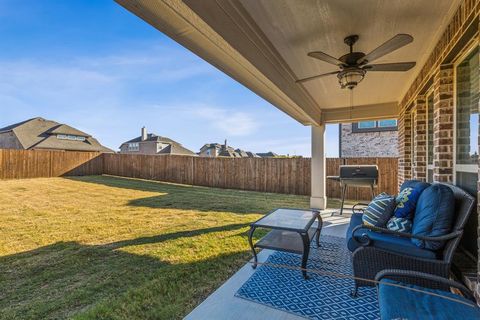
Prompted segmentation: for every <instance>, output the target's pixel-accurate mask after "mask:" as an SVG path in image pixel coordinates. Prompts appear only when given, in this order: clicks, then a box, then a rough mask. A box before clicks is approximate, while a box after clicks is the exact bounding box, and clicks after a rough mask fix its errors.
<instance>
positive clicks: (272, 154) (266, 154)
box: [257, 151, 278, 158]
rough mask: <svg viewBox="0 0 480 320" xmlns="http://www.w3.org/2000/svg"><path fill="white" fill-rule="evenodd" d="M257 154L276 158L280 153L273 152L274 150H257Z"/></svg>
mask: <svg viewBox="0 0 480 320" xmlns="http://www.w3.org/2000/svg"><path fill="white" fill-rule="evenodd" d="M257 155H258V156H260V157H262V158H275V157H278V154H276V153H275V152H272V151H268V152H260V153H258V152H257Z"/></svg>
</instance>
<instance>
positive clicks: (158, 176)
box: [0, 150, 398, 200]
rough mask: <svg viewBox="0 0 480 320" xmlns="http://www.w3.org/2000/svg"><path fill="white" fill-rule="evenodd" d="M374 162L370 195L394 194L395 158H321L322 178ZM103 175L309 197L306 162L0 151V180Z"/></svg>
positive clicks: (355, 191) (359, 194) (332, 188)
mask: <svg viewBox="0 0 480 320" xmlns="http://www.w3.org/2000/svg"><path fill="white" fill-rule="evenodd" d="M343 163H345V164H376V165H378V167H379V172H380V177H379V181H378V182H379V183H378V188H377V190H376V192H382V191H385V192H387V193H390V194H395V193H396V192H397V167H398V166H397V159H396V158H352V159H339V158H327V175H338V168H339V166H340V164H343ZM98 174H109V175H115V176H122V177H130V178H141V179H148V180H158V181H166V182H174V183H182V184H190V185H198V186H208V187H217V188H229V189H240V190H252V191H260V192H273V193H286V194H298V195H309V194H310V159H309V158H292V159H284V158H278V159H271V158H265V159H262V158H241V159H231V158H202V157H189V156H149V155H125V154H99V153H90V152H60V151H23V150H0V179H23V178H36V177H59V176H75V175H79V176H80V175H98ZM327 197H331V198H339V197H340V187H339V184H338V182H334V181H328V180H327ZM346 197H347V198H348V199H355V200H367V199H370V198H371V195H370V190H369V189H368V188H353V187H351V188H349V189H348V190H347V195H346Z"/></svg>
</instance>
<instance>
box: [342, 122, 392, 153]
mask: <svg viewBox="0 0 480 320" xmlns="http://www.w3.org/2000/svg"><path fill="white" fill-rule="evenodd" d="M339 136H340V137H339V141H340V146H339V156H340V158H354V157H398V131H397V120H395V119H390V120H378V121H361V122H356V123H342V124H340V129H339Z"/></svg>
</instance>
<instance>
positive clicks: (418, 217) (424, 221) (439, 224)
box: [412, 184, 455, 250]
mask: <svg viewBox="0 0 480 320" xmlns="http://www.w3.org/2000/svg"><path fill="white" fill-rule="evenodd" d="M454 215H455V196H454V194H453V191H452V189H450V188H449V187H447V186H445V185H442V184H433V185H432V186H430V187H428V188H427V189H425V191H423V193H422V195H421V196H420V198H419V199H418V203H417V209H416V210H415V218H414V219H413V228H412V234H415V235H422V236H429V237H436V236H442V235H445V234H447V233H449V232H450V230H451V229H452V224H453V219H454ZM412 242H413V243H414V244H416V245H417V246H418V247H420V248H425V249H429V250H439V249H441V248H443V246H444V242H443V241H423V240H419V239H412Z"/></svg>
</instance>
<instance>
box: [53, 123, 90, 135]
mask: <svg viewBox="0 0 480 320" xmlns="http://www.w3.org/2000/svg"><path fill="white" fill-rule="evenodd" d="M50 133H53V134H70V135H74V136H80V137H85V138H87V137H91V135H89V134H88V133H85V132H83V131H80V130H77V129H75V128H73V127H70V126H69V125H67V124H61V125H59V126H57V127H56V128H54V129H53V130H52V131H50Z"/></svg>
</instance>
